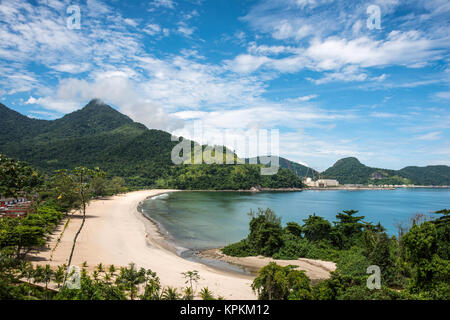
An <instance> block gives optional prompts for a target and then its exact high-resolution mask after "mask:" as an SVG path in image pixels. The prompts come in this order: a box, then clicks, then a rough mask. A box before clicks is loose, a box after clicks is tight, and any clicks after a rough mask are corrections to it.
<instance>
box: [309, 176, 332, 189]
mask: <svg viewBox="0 0 450 320" xmlns="http://www.w3.org/2000/svg"><path fill="white" fill-rule="evenodd" d="M304 183H305V184H306V185H307V186H308V187H316V188H327V187H338V186H339V181H337V180H333V179H319V180H317V181H313V180H312V179H311V178H306V180H305V181H304Z"/></svg>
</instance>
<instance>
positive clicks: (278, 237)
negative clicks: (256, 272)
mask: <svg viewBox="0 0 450 320" xmlns="http://www.w3.org/2000/svg"><path fill="white" fill-rule="evenodd" d="M250 214H251V215H253V218H252V220H251V221H250V234H249V235H248V241H249V243H250V245H251V246H252V247H253V248H254V249H255V250H256V252H257V253H258V254H262V255H263V256H272V255H273V254H274V253H275V252H276V251H277V250H278V249H279V248H280V247H281V246H282V243H283V238H282V237H283V229H282V227H281V219H280V218H279V217H277V216H276V215H275V213H274V212H273V211H272V210H271V209H269V208H267V209H266V210H263V209H261V208H259V209H258V212H257V214H256V215H255V214H254V213H253V211H251V212H250Z"/></svg>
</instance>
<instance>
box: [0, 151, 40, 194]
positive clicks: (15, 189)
mask: <svg viewBox="0 0 450 320" xmlns="http://www.w3.org/2000/svg"><path fill="white" fill-rule="evenodd" d="M41 183H42V181H41V177H40V176H39V173H38V172H37V171H35V170H33V169H32V168H31V167H29V166H28V165H27V164H25V163H23V162H19V161H16V160H13V159H10V158H7V157H6V156H5V155H3V154H0V196H4V197H13V198H17V197H18V196H19V195H20V193H22V192H25V193H30V192H31V191H32V190H33V189H34V188H36V187H37V186H39V185H40V184H41Z"/></svg>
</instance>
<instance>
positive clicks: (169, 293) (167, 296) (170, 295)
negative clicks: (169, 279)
mask: <svg viewBox="0 0 450 320" xmlns="http://www.w3.org/2000/svg"><path fill="white" fill-rule="evenodd" d="M179 298H180V294H179V293H178V292H177V289H176V288H172V287H167V288H166V289H164V291H163V293H162V299H163V300H178V299H179Z"/></svg>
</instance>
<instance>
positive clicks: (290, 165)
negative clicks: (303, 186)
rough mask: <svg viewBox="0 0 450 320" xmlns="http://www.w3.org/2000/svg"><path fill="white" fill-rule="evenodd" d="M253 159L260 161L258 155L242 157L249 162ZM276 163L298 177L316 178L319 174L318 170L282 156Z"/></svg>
mask: <svg viewBox="0 0 450 320" xmlns="http://www.w3.org/2000/svg"><path fill="white" fill-rule="evenodd" d="M274 157H275V156H274ZM269 158H270V156H269ZM255 159H256V162H257V163H258V164H260V163H261V161H260V159H259V157H253V158H246V159H244V161H245V163H250V160H252V161H254V160H255ZM278 164H279V165H280V168H284V169H289V170H290V171H292V172H293V173H294V174H295V175H296V176H298V177H300V178H304V177H310V178H317V177H318V176H319V172H318V171H316V170H314V169H312V168H309V167H307V166H304V165H302V164H300V163H297V162H294V161H291V160H288V159H286V158H283V157H278Z"/></svg>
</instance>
